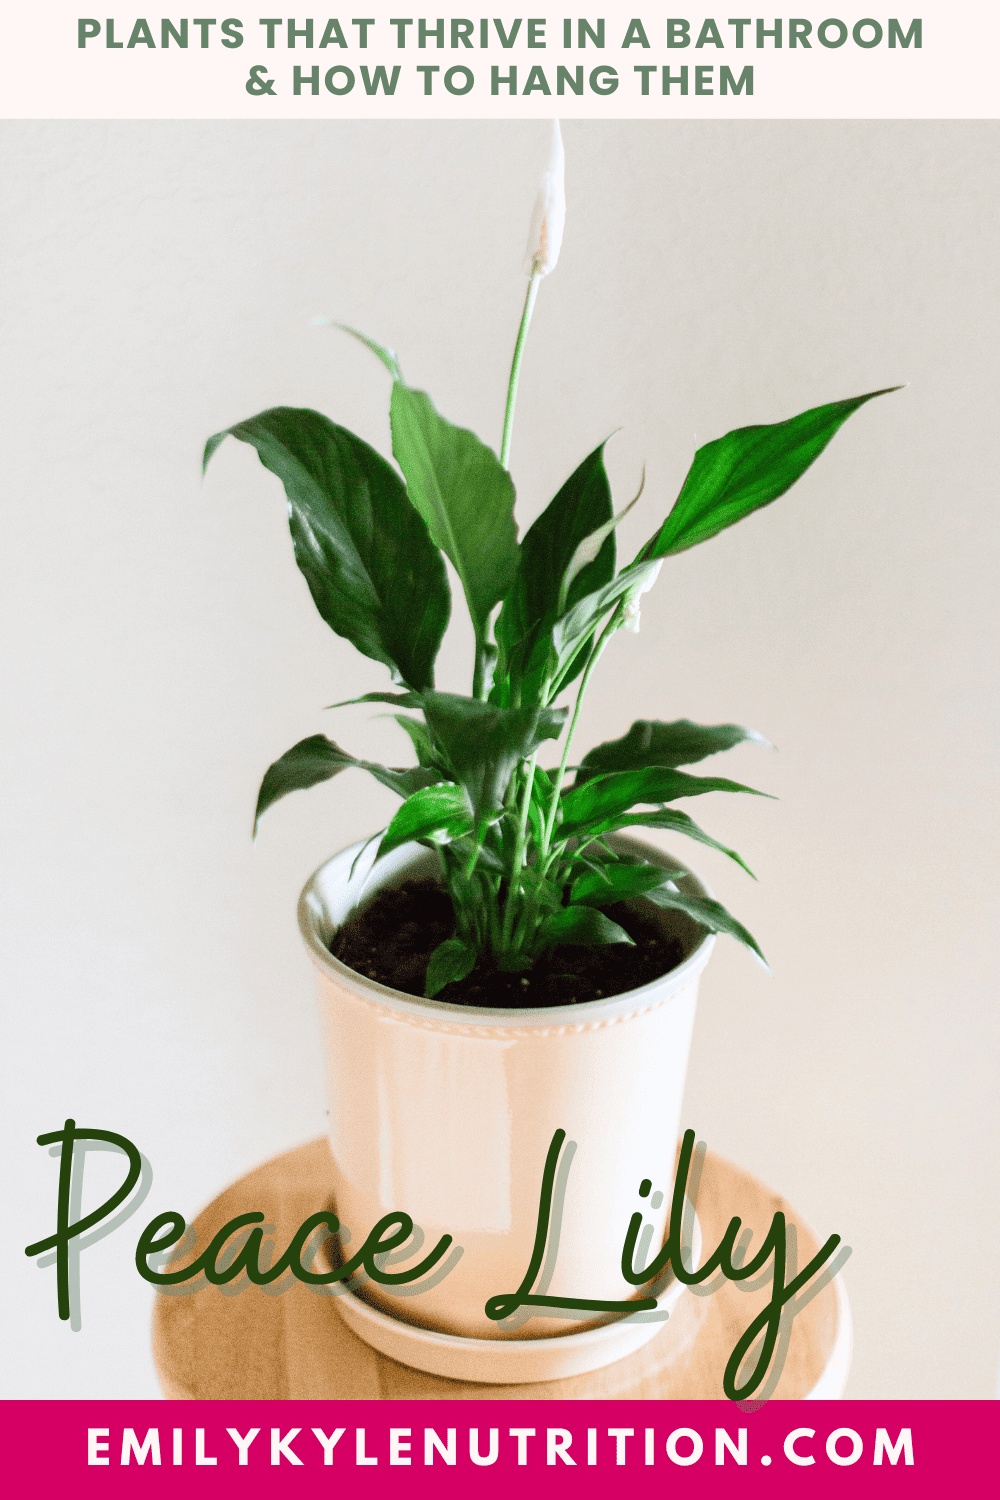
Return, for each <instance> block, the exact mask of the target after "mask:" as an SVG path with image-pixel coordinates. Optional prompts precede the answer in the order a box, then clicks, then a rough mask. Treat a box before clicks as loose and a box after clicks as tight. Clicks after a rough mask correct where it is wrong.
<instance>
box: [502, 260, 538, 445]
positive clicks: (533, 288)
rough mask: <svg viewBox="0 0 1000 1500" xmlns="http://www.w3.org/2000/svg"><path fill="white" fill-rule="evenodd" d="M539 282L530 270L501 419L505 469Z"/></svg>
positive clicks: (536, 273)
mask: <svg viewBox="0 0 1000 1500" xmlns="http://www.w3.org/2000/svg"><path fill="white" fill-rule="evenodd" d="M540 280H541V278H540V276H539V274H538V272H537V271H536V270H532V273H531V278H530V280H529V282H528V294H527V296H526V297H525V299H524V311H523V313H522V314H521V326H520V328H519V329H518V331H517V343H516V344H515V345H514V358H513V361H512V362H511V367H510V380H509V381H508V384H507V409H506V411H505V412H504V419H503V442H502V443H501V444H500V462H501V464H503V467H504V468H505V469H506V468H507V467H508V461H509V459H510V439H511V434H512V433H513V431H514V407H515V405H516V403H517V382H518V377H519V375H520V373H521V360H522V359H523V358H524V345H525V343H526V341H527V338H528V325H529V324H530V322H531V314H532V313H533V312H534V310H535V298H536V296H537V295H538V283H539V281H540Z"/></svg>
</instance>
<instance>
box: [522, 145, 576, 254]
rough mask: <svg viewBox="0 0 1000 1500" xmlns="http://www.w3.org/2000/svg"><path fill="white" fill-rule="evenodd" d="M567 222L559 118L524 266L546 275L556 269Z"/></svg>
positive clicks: (537, 202) (563, 157) (532, 217)
mask: <svg viewBox="0 0 1000 1500" xmlns="http://www.w3.org/2000/svg"><path fill="white" fill-rule="evenodd" d="M565 223H566V153H565V151H564V150H563V141H562V132H561V131H560V129H559V121H558V120H553V121H552V146H551V150H550V152H549V160H548V165H547V166H546V168H545V171H544V172H543V173H542V180H541V183H540V185H539V189H538V197H537V198H536V199H535V208H534V212H533V213H532V215H531V230H530V232H529V234H528V249H527V251H526V252H525V257H524V269H525V271H526V272H527V274H528V275H529V276H532V275H534V274H536V273H537V274H538V275H539V276H547V275H548V274H549V272H550V271H552V270H554V269H555V264H556V261H557V260H558V259H559V251H560V249H561V247H562V237H563V227H564V226H565Z"/></svg>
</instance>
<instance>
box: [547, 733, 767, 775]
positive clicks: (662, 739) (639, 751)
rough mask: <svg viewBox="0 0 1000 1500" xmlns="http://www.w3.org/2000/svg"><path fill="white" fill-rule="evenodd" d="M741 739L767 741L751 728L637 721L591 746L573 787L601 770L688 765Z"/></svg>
mask: <svg viewBox="0 0 1000 1500" xmlns="http://www.w3.org/2000/svg"><path fill="white" fill-rule="evenodd" d="M744 740H753V741H754V742H755V743H756V744H758V745H766V744H767V743H768V742H767V740H765V739H764V737H763V735H760V734H758V733H757V731H756V730H754V729H741V727H740V726H739V724H693V723H692V722H691V720H690V719H675V720H674V722H673V723H672V724H664V723H663V722H661V721H660V720H658V719H637V720H636V721H635V723H634V724H633V725H632V727H631V729H630V730H629V731H628V733H627V734H624V735H622V737H621V739H620V740H607V741H605V743H604V744H603V745H595V746H594V748H593V750H588V751H587V753H586V755H585V756H584V757H583V763H582V764H581V765H580V766H578V767H577V772H576V785H577V786H581V785H582V784H583V782H585V781H588V780H589V779H590V778H591V777H593V776H599V775H600V774H601V773H602V772H604V771H638V770H642V769H644V768H645V767H646V766H672V767H676V766H690V765H692V764H693V763H694V762H695V761H698V760H704V758H705V756H706V755H717V754H718V753H719V752H720V751H721V750H730V749H731V748H732V747H733V745H739V744H740V743H741V742H742V741H744Z"/></svg>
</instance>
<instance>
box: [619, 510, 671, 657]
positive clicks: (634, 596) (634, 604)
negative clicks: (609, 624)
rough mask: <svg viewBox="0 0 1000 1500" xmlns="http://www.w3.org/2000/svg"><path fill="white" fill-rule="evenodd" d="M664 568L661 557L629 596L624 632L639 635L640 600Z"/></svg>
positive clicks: (624, 614)
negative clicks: (627, 631)
mask: <svg viewBox="0 0 1000 1500" xmlns="http://www.w3.org/2000/svg"><path fill="white" fill-rule="evenodd" d="M636 499H638V496H636ZM662 567H663V558H662V557H661V558H659V559H658V560H657V563H656V566H655V567H654V568H653V570H652V572H651V573H650V574H649V577H648V578H647V579H646V581H645V583H641V584H640V585H639V587H638V588H637V589H633V591H632V592H631V593H630V594H629V595H628V597H627V599H626V602H625V609H624V611H623V615H622V629H623V630H630V631H631V632H632V634H633V635H638V634H639V600H640V598H641V596H642V595H643V594H648V593H649V591H650V589H651V588H652V587H653V584H654V583H655V582H656V580H657V579H658V578H659V576H660V569H661V568H662Z"/></svg>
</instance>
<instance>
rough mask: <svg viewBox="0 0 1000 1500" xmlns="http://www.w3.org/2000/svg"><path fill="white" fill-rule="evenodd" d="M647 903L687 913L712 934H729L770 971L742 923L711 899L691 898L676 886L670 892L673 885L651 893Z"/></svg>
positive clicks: (661, 887)
mask: <svg viewBox="0 0 1000 1500" xmlns="http://www.w3.org/2000/svg"><path fill="white" fill-rule="evenodd" d="M648 899H649V900H650V901H652V902H653V903H654V904H655V905H656V906H661V907H664V908H666V909H668V910H672V911H683V912H687V914H688V916H689V917H693V918H694V920H695V921H696V922H698V923H700V925H701V926H702V927H707V928H708V930H709V932H727V933H728V934H729V935H730V937H734V938H737V939H738V940H739V941H740V942H741V943H743V944H745V946H746V947H747V948H749V949H750V950H751V952H753V953H755V954H756V955H757V957H758V958H759V959H760V961H761V963H762V964H763V965H764V967H765V969H767V968H769V965H768V962H767V959H766V958H765V957H764V955H763V953H762V952H761V951H760V948H759V947H758V946H757V941H756V939H755V938H754V937H753V936H752V935H751V934H750V933H749V932H748V931H747V930H746V928H745V927H744V926H743V924H742V923H741V922H737V920H736V918H735V917H733V916H730V914H729V912H728V911H726V908H725V907H724V906H723V905H722V904H721V903H720V902H718V901H713V900H711V898H710V897H708V896H689V895H687V893H686V892H684V891H680V890H678V889H677V888H676V886H675V887H674V888H673V889H671V887H670V885H661V886H658V887H657V888H656V890H654V891H650V892H649V893H648Z"/></svg>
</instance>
